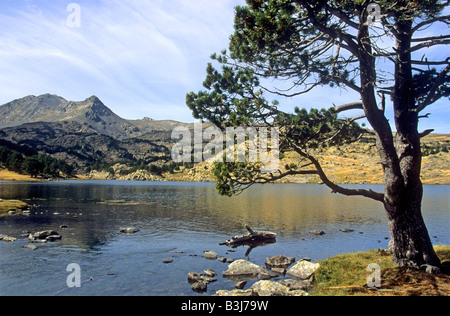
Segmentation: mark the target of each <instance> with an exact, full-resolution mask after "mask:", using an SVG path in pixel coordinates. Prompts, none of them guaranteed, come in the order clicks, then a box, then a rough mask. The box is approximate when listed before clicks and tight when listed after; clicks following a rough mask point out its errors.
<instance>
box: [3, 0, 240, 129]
mask: <svg viewBox="0 0 450 316" xmlns="http://www.w3.org/2000/svg"><path fill="white" fill-rule="evenodd" d="M40 3H42V2H37V1H31V0H27V1H26V2H25V4H24V5H22V7H20V6H17V7H15V8H13V7H10V8H8V9H7V10H5V11H3V12H8V13H3V14H0V74H1V76H0V78H1V79H0V83H1V84H2V88H3V89H2V93H1V94H0V104H3V103H5V102H8V101H10V100H12V99H15V98H20V97H22V96H25V95H28V94H40V93H44V92H50V93H58V94H61V96H63V97H64V98H66V99H73V100H82V99H84V98H86V97H88V96H90V95H91V94H96V95H98V96H99V97H100V98H101V99H102V100H104V102H105V103H106V104H107V105H108V106H110V107H111V108H112V109H113V110H114V111H115V112H117V113H118V114H119V115H122V116H124V117H129V118H139V117H142V116H144V115H147V116H154V117H157V116H161V115H160V114H159V113H162V112H161V109H160V108H161V106H160V105H165V107H164V109H165V111H164V115H167V117H166V118H174V119H182V118H183V119H185V120H186V119H190V117H191V115H190V112H189V110H188V109H187V107H186V106H185V105H184V101H185V99H184V97H185V94H186V92H188V91H189V89H195V88H196V87H197V88H198V87H200V86H201V81H202V79H199V78H203V76H204V69H205V67H206V63H207V62H208V57H209V55H210V54H211V53H213V52H215V51H218V50H221V49H222V48H226V47H227V46H228V36H229V35H230V34H231V32H232V25H233V13H234V10H233V8H234V6H235V5H237V4H239V3H242V1H236V0H226V1H225V0H221V1H211V0H196V1H184V0H170V1H163V0H156V1H138V0H129V1H118V0H108V1H106V0H100V1H89V2H87V1H86V2H79V4H80V8H81V27H80V28H71V27H68V25H67V24H66V19H67V16H68V15H69V14H71V12H67V11H66V6H67V4H68V3H66V4H62V3H60V2H57V3H55V2H49V3H47V4H45V5H44V4H40ZM12 5H13V4H11V6H12ZM19 8H20V11H19V10H18V9H19ZM15 10H16V11H15ZM109 102H112V103H113V104H114V105H112V104H109ZM134 103H135V104H139V105H138V106H133V104H134ZM144 103H147V107H146V109H147V111H145V110H143V105H142V104H144ZM170 109H174V113H172V114H173V117H170V116H171V111H170ZM181 109H183V110H181ZM180 111H181V112H180ZM141 113H142V114H143V115H141ZM181 114H182V116H183V117H180V115H181Z"/></svg>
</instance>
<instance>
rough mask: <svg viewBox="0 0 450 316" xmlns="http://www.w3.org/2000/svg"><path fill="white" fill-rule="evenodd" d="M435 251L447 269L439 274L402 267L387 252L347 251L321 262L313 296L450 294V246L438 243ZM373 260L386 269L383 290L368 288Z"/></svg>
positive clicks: (383, 272)
mask: <svg viewBox="0 0 450 316" xmlns="http://www.w3.org/2000/svg"><path fill="white" fill-rule="evenodd" d="M435 250H436V253H437V255H438V256H439V258H440V259H441V263H442V267H443V272H444V273H441V274H439V275H438V276H431V275H429V274H427V273H425V272H420V271H411V270H405V269H401V268H398V267H396V265H395V264H394V263H393V262H392V259H391V256H390V254H389V253H387V252H386V251H378V250H371V251H368V252H358V253H351V254H343V255H338V256H334V257H331V258H328V259H325V260H322V261H319V263H320V268H319V269H318V270H317V271H316V273H315V280H314V284H313V289H314V290H313V291H312V292H311V293H310V295H312V296H349V295H402V296H403V295H450V293H449V286H448V284H450V282H449V281H450V276H449V273H448V270H449V267H450V246H445V245H440V246H435ZM371 263H376V264H378V265H379V266H380V268H381V271H382V272H381V289H380V291H373V290H370V289H368V287H367V277H368V276H369V275H370V274H371V271H367V267H368V266H369V265H370V264H371Z"/></svg>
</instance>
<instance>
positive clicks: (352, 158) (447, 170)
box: [167, 134, 450, 184]
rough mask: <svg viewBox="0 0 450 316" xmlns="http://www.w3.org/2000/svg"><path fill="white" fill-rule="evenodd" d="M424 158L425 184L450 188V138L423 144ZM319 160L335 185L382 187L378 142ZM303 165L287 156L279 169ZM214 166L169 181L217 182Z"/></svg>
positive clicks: (333, 151)
mask: <svg viewBox="0 0 450 316" xmlns="http://www.w3.org/2000/svg"><path fill="white" fill-rule="evenodd" d="M422 146H423V150H422V151H423V152H424V156H423V159H422V181H423V183H424V184H450V153H449V152H448V151H449V149H450V135H440V134H431V135H428V136H427V137H425V138H424V139H423V140H422ZM316 156H317V157H318V158H319V161H320V163H321V165H322V168H323V169H324V171H325V173H326V174H327V176H328V177H329V178H330V180H332V181H334V182H336V183H367V184H381V183H383V181H384V179H383V171H382V168H381V165H380V159H379V157H378V153H377V151H376V148H375V139H373V138H366V139H363V140H361V141H358V142H356V143H354V144H350V145H345V146H342V147H340V148H335V147H333V148H328V149H326V150H323V151H321V152H317V153H316ZM292 163H294V164H297V165H300V164H301V159H300V158H299V157H298V155H297V154H295V153H293V152H291V153H286V154H285V157H284V158H283V159H281V161H280V168H281V170H282V171H285V170H286V168H285V166H286V165H290V164H292ZM212 170H213V164H212V163H210V162H202V163H199V164H196V165H195V166H194V168H192V169H187V170H185V169H183V171H181V172H178V173H175V174H174V175H167V178H168V179H175V180H182V181H208V180H209V181H215V180H214V177H213V175H212ZM279 182H280V183H319V182H320V179H319V178H318V177H317V176H313V175H306V176H299V175H296V176H288V177H285V178H283V179H282V180H280V181H279Z"/></svg>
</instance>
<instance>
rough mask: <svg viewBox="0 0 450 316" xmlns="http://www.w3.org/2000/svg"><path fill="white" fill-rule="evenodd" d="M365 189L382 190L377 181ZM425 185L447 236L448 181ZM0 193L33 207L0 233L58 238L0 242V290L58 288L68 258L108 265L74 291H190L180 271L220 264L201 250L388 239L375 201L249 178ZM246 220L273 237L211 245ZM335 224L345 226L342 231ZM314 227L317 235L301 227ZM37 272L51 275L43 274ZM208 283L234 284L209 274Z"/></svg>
mask: <svg viewBox="0 0 450 316" xmlns="http://www.w3.org/2000/svg"><path fill="white" fill-rule="evenodd" d="M366 189H373V190H375V191H382V187H381V186H366ZM424 191H425V193H424V202H423V209H424V217H425V220H426V223H427V226H428V229H429V231H430V235H431V236H433V237H432V239H433V242H434V243H442V244H450V236H449V234H448V225H449V222H450V218H449V216H448V215H449V205H450V203H449V193H450V192H449V191H450V186H426V187H425V190H424ZM0 197H1V198H2V199H22V200H25V201H27V202H28V203H30V204H34V205H36V207H35V208H34V209H33V211H32V214H31V215H30V216H13V217H6V218H0V233H2V234H7V235H11V236H16V237H18V236H19V235H20V234H22V233H23V231H30V232H34V231H39V230H46V229H53V230H57V231H58V232H59V233H60V234H61V235H62V236H63V239H62V241H60V242H58V243H56V244H48V245H43V246H41V247H42V248H41V249H38V250H37V251H34V252H29V251H24V250H23V249H22V248H21V246H23V245H25V244H26V242H27V241H26V240H18V241H17V242H16V243H13V244H6V243H0V252H1V253H2V255H1V257H0V267H1V268H0V295H1V294H2V290H3V291H6V289H7V290H8V291H13V292H14V291H15V292H14V293H17V294H24V293H25V292H26V291H29V292H26V293H31V294H36V293H37V294H39V295H40V294H42V291H43V290H42V289H41V288H39V289H38V284H39V283H40V282H41V283H42V282H43V278H44V279H45V280H47V281H45V282H50V284H48V289H47V291H53V293H54V292H58V291H59V290H60V289H61V287H64V281H65V278H61V274H62V276H64V273H65V266H67V264H69V263H72V262H80V263H83V269H84V270H87V271H89V273H91V274H93V275H94V274H97V275H103V276H108V273H110V272H113V273H114V276H111V275H110V276H108V277H105V278H104V279H102V281H101V282H99V283H97V284H96V285H94V284H92V285H90V287H84V288H83V289H81V290H80V292H77V295H85V294H86V295H89V294H92V293H96V294H99V293H100V292H99V291H106V292H105V293H103V292H102V293H103V294H105V295H117V294H119V295H121V294H124V293H126V294H136V295H140V293H143V294H146V295H179V294H187V295H191V294H192V293H191V290H190V288H189V285H188V284H187V282H185V283H186V284H185V283H183V282H181V283H180V280H185V279H186V274H187V272H189V271H202V269H205V268H208V267H209V266H212V267H213V268H216V269H217V271H220V270H221V269H223V268H224V266H223V264H222V263H216V262H214V263H213V262H207V263H206V264H205V262H204V261H199V260H200V259H199V258H201V256H202V253H203V251H204V250H206V249H208V250H214V251H217V252H218V253H220V254H221V255H223V256H225V255H228V256H233V258H234V259H238V258H248V259H250V260H252V262H255V263H257V264H259V265H263V264H264V261H265V258H266V257H268V256H276V255H280V254H282V255H286V256H296V255H302V256H306V257H310V258H312V259H313V260H320V259H324V258H326V257H328V256H331V255H335V254H337V253H343V252H353V251H362V250H368V249H374V248H379V247H387V243H388V240H387V239H385V238H386V237H388V236H389V233H388V228H387V221H386V217H385V214H384V211H383V208H382V205H381V204H380V203H377V202H375V201H371V200H368V199H365V198H358V197H344V196H340V195H335V194H330V190H329V189H327V188H326V187H325V186H320V185H290V184H285V185H266V186H255V187H253V188H251V189H250V190H248V191H246V192H244V193H243V194H242V195H240V196H237V197H232V198H228V197H221V196H219V195H218V194H217V192H216V191H215V188H214V184H211V183H165V182H121V181H84V182H83V181H64V182H48V183H47V182H46V183H0ZM245 224H248V225H249V226H250V227H251V228H252V229H254V230H268V231H272V232H275V233H276V234H277V241H276V243H274V244H268V245H264V246H259V247H256V248H255V247H250V248H248V247H247V246H245V247H239V248H237V249H235V250H236V251H235V252H229V251H228V250H229V249H230V248H227V247H225V246H219V245H218V244H219V243H220V242H223V241H224V240H226V239H228V238H230V237H232V236H235V235H243V234H245V233H246V230H245V228H244V225H245ZM61 226H64V227H66V226H67V228H60V227H61ZM131 226H134V227H139V228H140V232H139V233H137V234H133V235H130V236H126V235H124V234H121V233H120V232H119V228H120V227H131ZM344 228H351V229H353V230H354V232H351V233H343V232H341V229H344ZM316 229H320V230H323V231H325V235H323V236H315V235H313V234H311V233H310V231H311V230H316ZM174 250H176V251H181V252H176V253H174V252H173V251H174ZM167 257H169V258H175V259H176V260H175V261H174V263H172V264H171V265H170V268H171V269H172V270H170V271H171V272H170V273H171V276H170V278H169V280H168V278H167V275H165V276H164V277H163V276H161V275H160V274H161V273H162V271H166V269H167V265H163V264H162V263H161V261H162V260H163V259H164V258H167ZM24 260H25V261H27V262H28V261H29V260H33V261H32V262H34V263H35V265H29V264H26V265H17V266H14V265H11V263H12V262H23V261H24ZM49 262H50V263H51V264H53V265H54V266H55V267H59V268H58V269H59V270H57V271H59V272H55V271H53V270H52V269H50V267H49V266H48V263H49ZM199 265H200V266H201V268H199ZM204 265H208V266H204ZM51 271H53V272H51ZM46 273H49V274H52V273H56V275H55V276H54V277H48V276H47V274H46ZM58 275H59V277H58ZM53 278H54V280H53ZM49 280H50V281H49ZM20 282H22V283H20ZM129 282H132V283H133V284H134V287H133V288H130V287H129V284H128V283H129ZM24 284H25V285H27V286H28V287H27V286H25V287H24V286H23V285H24ZM100 285H101V286H103V287H101V286H100ZM213 286H216V287H218V289H220V288H224V287H227V286H230V287H231V288H232V287H233V286H234V285H233V284H231V285H229V284H227V283H225V284H224V283H220V282H218V283H217V284H215V285H213ZM25 289H26V290H25ZM105 289H108V290H105ZM63 293H65V291H64V292H63Z"/></svg>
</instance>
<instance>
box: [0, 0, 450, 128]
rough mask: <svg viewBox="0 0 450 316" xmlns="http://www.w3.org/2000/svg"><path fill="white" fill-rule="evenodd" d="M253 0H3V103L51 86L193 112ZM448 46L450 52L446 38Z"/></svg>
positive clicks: (314, 100) (447, 114) (438, 112)
mask: <svg viewBox="0 0 450 316" xmlns="http://www.w3.org/2000/svg"><path fill="white" fill-rule="evenodd" d="M72 2H76V3H77V4H78V5H79V7H80V10H81V11H80V23H81V25H80V27H70V26H69V25H68V24H67V18H68V17H69V16H70V15H71V14H73V12H69V11H67V6H68V5H69V4H70V3H72ZM244 3H245V1H244V0H148V1H143V0H127V1H119V0H91V1H87V0H83V1H73V0H72V1H61V0H58V1H55V0H0V87H1V90H0V104H4V103H6V102H9V101H11V100H14V99H17V98H21V97H24V96H26V95H40V94H44V93H52V94H57V95H60V96H62V97H64V98H65V99H67V100H73V101H81V100H84V99H86V98H87V97H89V96H91V95H96V96H98V97H99V98H100V99H101V100H102V101H103V102H104V103H105V104H106V105H107V106H108V107H110V108H111V109H112V110H113V111H114V112H115V113H117V114H118V115H120V116H122V117H124V118H127V119H140V118H143V117H145V116H147V117H151V118H154V119H173V120H178V121H184V122H192V121H193V118H192V115H191V112H190V111H189V109H188V108H187V106H186V105H185V96H186V93H187V92H189V91H198V90H201V89H203V87H202V82H203V80H204V78H205V69H206V65H207V63H208V62H209V61H210V59H209V56H210V55H211V54H212V53H214V52H220V51H221V50H222V49H225V48H227V47H228V38H229V36H230V35H231V34H232V32H233V19H234V7H235V6H236V5H239V4H241V5H242V4H244ZM427 32H430V30H427ZM443 33H447V34H448V30H444V31H443ZM435 35H436V34H435ZM441 54H444V55H447V56H448V55H449V54H448V52H446V51H445V50H444V51H442V48H441ZM272 98H273V99H279V100H280V102H281V104H284V107H283V109H285V110H287V111H292V109H293V108H294V106H299V107H310V106H315V107H329V106H331V105H332V104H333V103H334V104H336V105H339V104H344V103H348V102H354V101H358V99H359V98H358V96H357V95H355V94H354V93H351V91H345V90H338V89H333V90H331V89H327V88H319V89H316V90H313V91H312V92H311V93H310V94H308V95H307V96H304V97H301V98H298V97H297V98H294V99H287V100H283V99H281V98H280V97H270V96H269V97H268V99H272ZM426 112H431V113H432V115H431V117H430V119H426V120H422V122H421V125H420V128H421V130H424V129H428V128H435V129H436V132H440V133H450V124H449V123H448V122H449V121H450V107H449V101H448V99H442V100H441V101H440V102H438V103H436V104H434V105H432V106H430V108H429V109H428V111H426Z"/></svg>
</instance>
